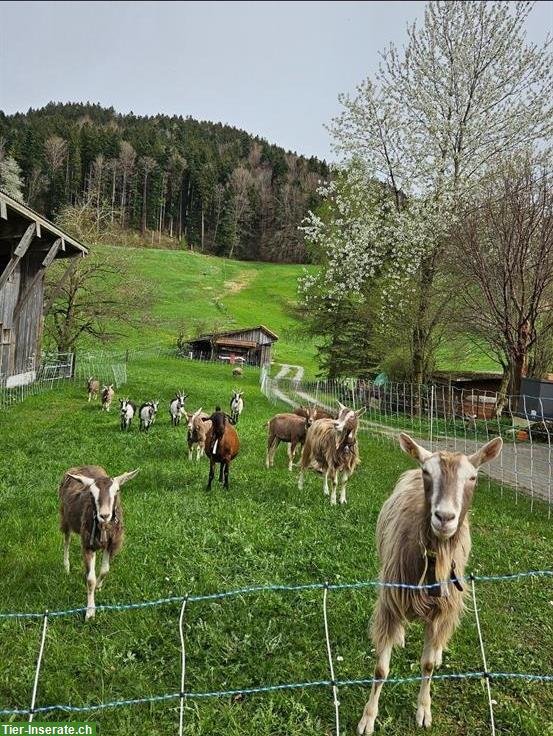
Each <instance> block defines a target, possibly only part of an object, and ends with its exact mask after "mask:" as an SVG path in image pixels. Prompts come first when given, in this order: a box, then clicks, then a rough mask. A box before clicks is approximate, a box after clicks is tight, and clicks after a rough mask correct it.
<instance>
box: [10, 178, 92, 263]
mask: <svg viewBox="0 0 553 736" xmlns="http://www.w3.org/2000/svg"><path fill="white" fill-rule="evenodd" d="M21 220H24V221H26V222H28V223H29V224H30V223H32V222H34V223H35V225H36V235H35V237H37V238H42V239H43V240H44V242H45V245H46V244H47V242H48V241H54V240H57V239H58V238H61V248H60V249H59V251H58V254H57V257H58V258H64V257H65V258H67V257H70V256H75V255H82V256H86V255H88V249H87V248H86V247H85V246H84V245H83V244H82V243H80V242H79V241H78V240H75V238H72V237H71V235H68V234H67V233H66V232H64V231H63V230H62V229H61V228H59V227H58V226H57V225H54V223H53V222H50V220H47V219H46V217H44V216H43V215H41V214H39V213H38V212H37V211H36V210H34V209H32V207H29V206H28V205H26V204H23V202H20V201H19V200H17V199H14V198H13V197H12V196H10V195H9V194H7V193H6V192H4V191H3V190H1V189H0V227H2V229H4V227H3V226H2V221H4V223H5V222H7V223H8V226H9V225H10V223H11V222H12V221H21ZM20 235H21V233H18V232H17V231H16V230H14V233H13V239H14V240H18V239H19V236H20ZM8 237H9V234H8Z"/></svg>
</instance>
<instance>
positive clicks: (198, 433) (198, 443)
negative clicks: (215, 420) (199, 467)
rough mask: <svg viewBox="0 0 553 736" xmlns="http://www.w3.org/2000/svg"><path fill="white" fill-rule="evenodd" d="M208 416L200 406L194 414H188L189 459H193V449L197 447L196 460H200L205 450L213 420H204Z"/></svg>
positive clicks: (187, 439)
mask: <svg viewBox="0 0 553 736" xmlns="http://www.w3.org/2000/svg"><path fill="white" fill-rule="evenodd" d="M207 418H208V416H207V414H206V413H205V412H203V411H202V408H201V407H200V408H199V409H198V410H197V411H195V412H194V413H193V414H187V420H188V436H187V438H186V441H187V443H188V459H189V460H192V449H193V448H194V447H195V448H196V461H197V462H199V460H200V458H201V456H202V453H203V452H205V442H206V437H207V433H208V431H209V429H210V428H211V422H210V421H208V422H204V421H203V420H204V419H207Z"/></svg>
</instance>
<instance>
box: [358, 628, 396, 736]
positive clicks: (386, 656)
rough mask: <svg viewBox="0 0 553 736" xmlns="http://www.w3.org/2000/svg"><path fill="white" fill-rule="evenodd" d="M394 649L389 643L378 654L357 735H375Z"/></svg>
mask: <svg viewBox="0 0 553 736" xmlns="http://www.w3.org/2000/svg"><path fill="white" fill-rule="evenodd" d="M392 647H393V643H392V642H391V641H388V642H386V644H385V645H384V647H383V648H382V650H381V651H380V652H379V654H378V662H377V665H376V667H375V669H374V680H373V685H372V688H371V695H370V697H369V700H368V702H367V704H366V705H365V708H364V710H363V716H362V717H361V720H360V721H359V723H358V724H357V733H358V734H359V736H369V734H372V733H374V722H375V721H376V717H377V715H378V701H379V699H380V691H381V690H382V685H383V684H384V681H385V680H386V678H387V677H388V673H389V671H390V659H391V656H392Z"/></svg>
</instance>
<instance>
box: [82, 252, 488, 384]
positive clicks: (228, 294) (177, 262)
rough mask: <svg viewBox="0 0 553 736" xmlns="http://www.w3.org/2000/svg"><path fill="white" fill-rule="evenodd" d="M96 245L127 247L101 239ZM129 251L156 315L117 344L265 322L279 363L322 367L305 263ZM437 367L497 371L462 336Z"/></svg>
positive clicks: (168, 340) (167, 341) (312, 369)
mask: <svg viewBox="0 0 553 736" xmlns="http://www.w3.org/2000/svg"><path fill="white" fill-rule="evenodd" d="M95 250H96V251H97V252H99V253H101V252H102V251H106V252H109V251H111V250H117V251H118V252H121V250H122V249H120V248H113V247H110V246H100V245H99V246H95ZM123 250H124V252H125V253H129V254H130V255H131V257H130V259H129V263H130V266H131V267H132V269H133V270H134V273H135V274H136V275H138V276H139V277H141V278H143V279H144V280H145V281H147V282H149V283H150V284H151V285H152V286H153V290H154V303H153V308H152V315H151V316H152V317H153V320H152V324H150V323H148V322H145V323H144V325H143V326H141V327H140V328H139V329H138V330H133V331H129V333H128V335H127V336H126V337H124V338H122V339H120V340H119V341H118V342H117V343H115V345H116V347H117V348H119V347H125V348H126V347H138V346H141V345H143V346H150V345H153V344H158V343H161V344H163V345H174V344H175V341H176V338H177V335H178V333H179V330H180V329H181V328H183V329H184V331H185V332H186V333H187V334H190V333H194V332H195V331H197V330H202V331H210V330H212V329H225V328H232V327H248V326H251V325H256V324H265V325H267V327H269V328H270V329H271V330H273V331H274V332H276V333H277V334H278V335H279V340H278V342H277V343H276V345H275V349H274V351H273V357H274V360H275V361H276V362H279V363H292V364H296V365H302V366H304V368H305V369H306V374H307V376H314V375H315V374H316V373H317V370H318V366H317V362H316V359H315V355H316V346H315V340H314V339H309V338H306V337H305V336H303V335H302V334H301V318H300V317H299V316H298V314H297V312H296V311H295V307H296V305H297V280H298V277H299V276H301V274H302V273H303V270H304V268H305V267H304V266H301V265H297V264H273V263H260V262H254V261H237V260H229V259H227V258H217V257H215V256H208V255H203V254H200V253H193V252H190V251H167V250H155V249H147V248H129V249H123ZM308 268H314V267H313V266H311V267H308ZM90 347H94V348H97V347H98V345H97V343H94V345H93V346H90ZM438 367H439V368H440V369H441V370H497V367H496V366H495V365H494V364H493V362H492V361H491V360H490V359H489V358H487V357H486V356H484V355H483V354H481V353H480V352H479V351H478V350H477V349H475V347H474V346H472V347H471V346H469V344H468V342H467V343H464V344H461V343H460V341H458V342H456V343H455V344H449V345H445V346H444V347H443V348H442V350H441V352H440V355H439V359H438Z"/></svg>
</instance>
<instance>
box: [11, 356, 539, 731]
mask: <svg viewBox="0 0 553 736" xmlns="http://www.w3.org/2000/svg"><path fill="white" fill-rule="evenodd" d="M257 379H258V376H257V374H256V372H255V371H253V370H251V371H247V372H246V374H245V376H244V380H243V386H244V389H245V392H246V393H245V400H246V406H245V411H244V415H243V417H242V419H241V421H240V424H239V427H238V430H239V434H240V438H241V443H242V448H241V453H240V455H239V456H238V458H237V459H236V461H235V462H234V464H233V466H232V469H231V488H230V491H229V492H224V491H223V490H222V489H221V487H220V486H219V485H218V484H214V488H213V491H212V492H211V494H207V493H206V491H205V484H206V481H207V461H206V460H205V458H204V459H202V462H201V463H200V464H198V465H196V464H195V463H189V462H188V461H187V460H186V459H185V429H184V427H183V426H181V427H179V428H176V429H175V428H173V427H171V426H170V425H169V420H168V415H167V402H168V400H169V398H170V397H171V395H172V392H173V391H174V390H175V388H180V387H181V386H184V387H185V388H186V390H187V391H189V392H190V394H191V396H190V400H189V401H190V406H191V407H199V406H200V405H202V406H204V407H206V408H212V407H213V406H214V404H215V402H216V401H225V402H226V401H227V400H228V397H229V394H230V390H231V388H232V386H233V383H234V381H233V379H232V377H231V376H230V374H229V370H228V367H226V368H225V367H220V366H211V365H208V366H205V365H198V364H191V363H188V362H186V363H184V362H179V361H177V360H172V359H159V360H155V361H151V362H146V361H143V362H136V363H131V364H130V365H129V383H128V385H127V386H126V387H125V389H124V392H125V394H127V393H128V394H129V395H130V396H131V397H132V398H134V399H135V400H137V401H138V400H141V399H144V398H148V397H153V396H157V397H160V398H161V399H162V400H163V401H162V411H161V413H160V416H159V418H158V422H157V424H156V425H155V426H154V428H153V430H152V432H151V433H150V434H149V435H143V434H140V433H139V432H138V430H137V428H136V427H133V429H132V431H131V432H130V433H128V434H122V433H121V432H119V429H118V417H117V413H116V412H112V413H110V414H105V413H102V412H101V411H100V410H99V407H98V405H96V404H88V403H86V401H85V391H84V387H82V386H74V385H72V386H68V387H66V388H64V389H60V390H58V391H55V392H52V393H49V394H44V395H42V396H38V397H34V398H32V399H29V400H28V401H26V402H24V403H22V404H21V405H19V406H16V407H14V408H13V409H12V410H10V411H9V412H5V413H3V414H0V436H1V437H2V474H1V476H0V610H3V611H6V610H43V609H45V608H48V609H49V610H53V609H59V608H66V607H71V606H82V605H83V604H84V602H85V583H84V579H83V573H82V567H81V560H80V554H79V545H78V541H77V539H76V538H74V540H73V546H72V552H71V562H72V571H71V573H70V574H69V575H66V574H65V573H64V571H63V565H62V539H61V534H60V533H59V530H58V499H57V486H58V483H59V480H60V478H61V476H62V474H63V472H64V471H65V470H66V469H67V468H68V467H70V466H71V465H78V464H83V463H87V464H89V463H91V464H92V463H98V464H100V465H103V466H105V467H106V469H107V470H108V471H109V472H111V473H113V474H116V473H121V472H123V471H125V470H130V469H132V468H134V467H137V466H140V468H141V472H140V474H139V475H138V476H137V478H136V479H135V480H133V481H132V482H130V483H129V484H128V485H126V486H125V488H124V489H123V491H122V495H123V506H124V512H125V526H126V534H127V539H126V544H125V545H124V547H123V549H122V551H121V553H120V555H118V557H116V558H115V561H114V563H113V565H112V570H111V572H110V575H109V576H108V578H107V581H106V583H105V586H104V588H103V589H102V591H100V592H99V593H98V595H97V603H99V604H100V603H108V602H114V603H115V602H125V601H139V600H145V599H154V598H157V597H160V596H170V595H182V594H183V593H186V592H192V593H205V592H214V591H221V590H225V589H230V588H235V587H240V586H244V585H252V584H266V583H278V582H280V583H299V582H312V581H324V580H331V581H353V580H363V579H370V578H374V577H375V576H376V575H377V569H378V565H377V560H376V557H375V548H374V529H375V523H376V518H377V515H378V512H379V509H380V507H381V505H382V502H383V500H384V499H385V498H386V497H387V496H388V494H389V493H390V491H391V489H392V487H393V485H394V483H395V481H396V480H397V477H398V475H399V473H400V472H402V471H403V470H404V469H406V468H407V467H409V466H410V461H409V459H408V458H407V457H406V456H404V455H403V454H401V453H400V452H399V451H398V449H397V448H396V447H395V446H394V445H392V444H390V443H388V442H384V441H380V442H377V441H376V440H374V439H370V438H368V437H366V436H364V437H363V438H362V439H361V456H362V465H361V467H360V468H359V470H358V472H357V473H356V475H355V476H354V477H353V479H352V480H351V482H350V487H349V504H348V506H346V507H336V508H331V507H330V506H329V504H328V501H327V500H326V499H325V498H324V497H323V494H322V489H321V481H320V479H319V478H318V477H315V476H313V475H311V476H309V477H308V479H307V482H306V487H305V489H304V491H303V492H302V493H299V492H298V490H297V487H296V474H295V473H294V474H289V473H288V472H287V470H286V462H285V455H284V450H283V449H281V450H280V451H279V453H278V455H277V463H276V466H275V468H273V469H271V470H270V471H267V470H266V469H265V467H264V445H265V430H264V423H265V422H266V420H267V418H268V417H269V416H270V415H271V414H272V413H274V411H275V407H273V406H271V405H270V404H268V403H267V402H266V400H265V399H264V398H263V397H262V396H261V395H260V393H259V391H258V388H257ZM472 530H473V552H472V555H471V562H470V568H471V569H472V570H474V571H476V572H479V573H487V574H488V573H489V574H494V573H505V572H511V571H520V570H529V569H533V568H545V567H550V566H551V552H552V545H551V533H552V526H551V522H549V521H548V520H547V516H546V509H545V507H543V506H541V505H539V504H538V503H536V504H535V510H534V513H530V510H529V503H528V502H527V501H526V499H522V500H519V503H518V505H515V503H514V498H513V495H512V494H511V492H509V491H506V492H505V493H504V495H503V497H501V495H500V491H499V489H498V488H497V487H495V486H494V485H489V484H488V483H487V482H486V481H484V480H482V481H481V483H480V487H479V489H478V491H477V493H476V497H475V503H474V509H473V514H472ZM477 590H478V601H479V607H480V611H481V620H482V628H483V635H484V638H485V641H486V652H487V656H488V664H489V667H490V669H491V670H494V671H513V672H517V671H518V672H533V673H549V674H551V673H552V672H553V617H552V607H551V601H552V600H553V593H552V589H551V583H550V582H548V580H547V579H536V580H532V579H525V580H521V581H518V582H514V583H482V584H480V585H479V586H478V589H477ZM374 600H375V591H374V590H370V589H369V590H362V591H341V592H338V591H336V592H331V593H330V595H329V617H330V621H329V623H330V632H331V640H332V648H333V652H334V654H335V657H337V656H339V657H341V659H340V660H337V659H336V660H335V666H336V676H337V677H338V678H340V679H343V678H359V677H367V676H370V675H371V673H372V669H373V666H374V657H373V653H372V652H371V643H370V641H369V639H368V636H367V622H368V620H369V617H370V614H371V611H372V608H373V605H374ZM178 614H179V606H178V605H172V606H164V607H159V608H155V609H145V610H135V611H126V612H99V613H98V615H97V618H96V620H95V621H94V622H89V623H88V624H85V623H84V621H83V620H82V617H80V616H77V615H75V616H72V617H69V618H60V619H53V620H51V621H50V625H49V630H48V636H47V643H46V648H45V654H44V663H43V668H42V674H41V678H40V685H39V691H38V704H39V705H45V704H52V703H69V702H70V703H72V704H73V705H86V704H90V703H95V702H99V701H101V700H102V701H108V700H112V699H120V698H133V697H141V696H146V695H155V694H160V693H166V692H174V691H178V689H179V680H180V659H179V656H180V655H179V636H178V627H177V620H178ZM39 635H40V622H39V621H14V620H11V621H1V622H0V707H17V706H20V707H28V704H29V702H30V696H31V689H32V680H33V674H34V667H35V662H36V654H37V650H38V644H39ZM186 640H187V673H188V674H187V689H189V690H202V691H203V690H221V689H227V688H240V687H249V686H255V685H261V684H276V683H283V682H293V681H298V682H299V681H304V680H311V679H327V678H328V665H327V662H326V654H325V642H324V630H323V620H322V594H321V591H314V592H304V593H301V594H300V593H280V594H279V593H264V594H260V595H257V596H239V597H237V598H233V599H227V600H221V601H210V602H201V603H200V602H196V603H190V604H189V607H188V610H187V614H186ZM421 642H422V632H421V629H420V627H419V626H418V625H416V624H415V625H413V626H412V627H411V628H410V629H409V630H408V637H407V646H406V649H405V650H404V651H400V652H397V653H396V654H395V655H394V658H393V660H392V673H391V674H392V676H395V677H398V676H408V675H412V674H418V669H419V666H418V662H419V658H420V653H421ZM481 669H482V663H481V659H480V653H479V648H478V638H477V632H476V628H475V622H474V617H473V615H472V614H471V613H470V611H469V612H467V614H466V615H465V617H464V619H463V621H462V624H461V626H460V628H459V629H458V631H457V632H456V634H455V636H454V637H453V640H452V642H451V646H450V650H449V652H448V653H447V654H446V657H445V661H444V671H445V672H462V671H471V670H472V671H474V670H481ZM492 691H493V697H494V698H495V700H496V701H497V705H496V706H495V712H496V720H497V728H498V731H497V732H498V734H501V735H502V736H503V735H505V734H512V735H513V736H546V735H547V736H551V734H553V722H552V716H551V714H552V713H553V686H552V685H551V684H538V683H535V684H528V683H524V682H519V681H503V680H502V681H500V682H497V683H496V682H494V683H493V684H492ZM416 692H417V684H408V685H397V686H395V685H390V686H389V687H385V688H384V692H383V695H382V699H381V714H380V718H379V731H378V733H381V734H386V736H400V735H401V736H415V734H416V733H419V731H418V729H417V728H416V726H415V721H414V714H415V703H416ZM433 693H434V698H433V712H434V725H433V727H432V733H433V734H434V735H435V736H469V735H470V736H488V734H489V733H490V727H489V722H488V709H487V701H486V694H485V688H484V685H483V683H482V682H480V681H468V680H467V681H446V682H436V683H435V684H434V686H433ZM367 694H368V693H367V688H358V687H355V688H343V689H342V690H341V692H340V701H341V716H342V729H343V733H344V734H353V733H354V729H355V724H356V722H357V720H358V718H359V715H360V713H361V710H362V707H363V704H364V702H365V700H366V697H367ZM49 718H50V720H56V721H57V720H63V719H64V718H66V719H68V717H67V716H66V715H65V714H54V713H53V714H51V715H50V716H49ZM87 718H88V719H89V720H90V721H96V722H98V723H99V724H100V728H101V733H102V734H104V735H105V736H115V735H116V736H127V735H128V736H131V734H137V735H140V736H142V735H143V736H146V735H147V736H151V735H152V734H155V735H159V736H162V735H163V736H165V735H166V734H172V733H176V732H177V724H178V709H177V704H176V703H175V702H167V703H160V704H153V705H142V706H134V707H125V708H118V709H114V710H106V711H102V712H100V711H98V712H93V713H90V714H88V715H87ZM185 724H186V727H185V733H186V734H188V736H192V735H194V736H197V735H201V736H219V735H222V734H225V736H315V735H317V736H321V735H323V734H326V735H327V736H331V734H333V733H334V727H333V705H332V697H331V692H330V689H329V688H314V689H311V690H305V691H301V690H297V691H286V692H280V693H276V694H266V695H256V696H250V697H244V698H241V699H231V698H223V699H220V700H213V699H208V700H196V701H192V700H190V701H188V702H187V704H186V712H185Z"/></svg>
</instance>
